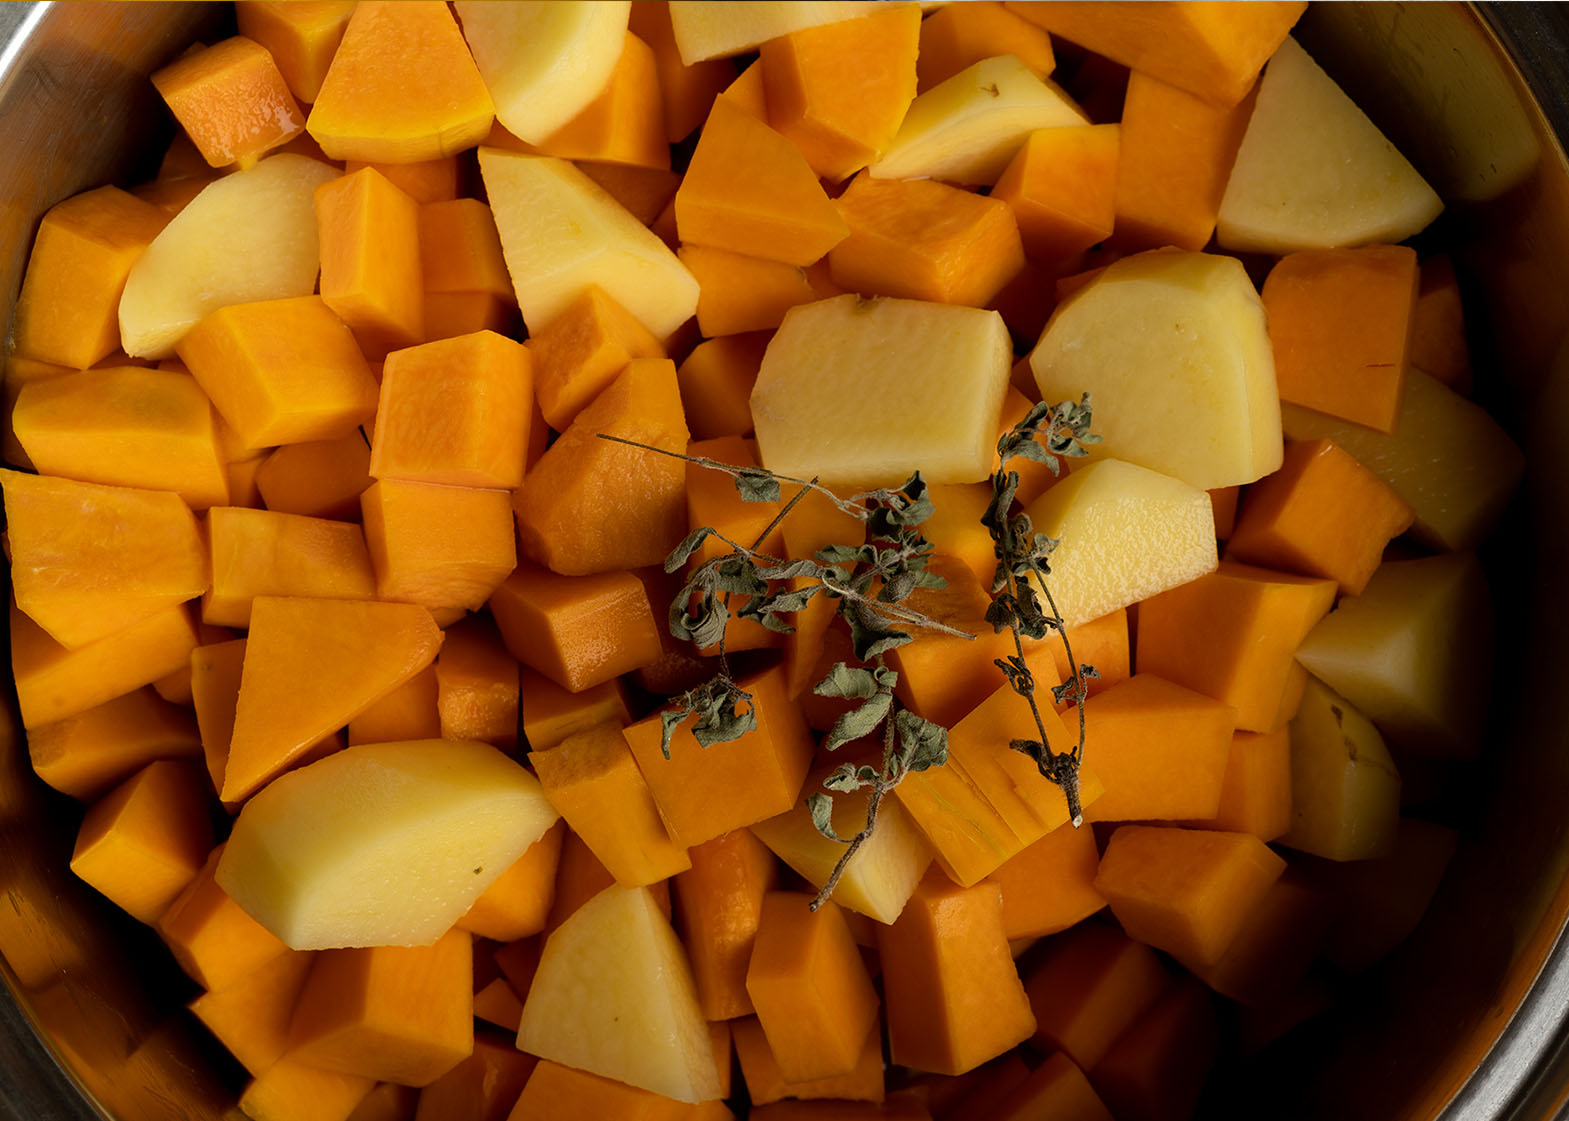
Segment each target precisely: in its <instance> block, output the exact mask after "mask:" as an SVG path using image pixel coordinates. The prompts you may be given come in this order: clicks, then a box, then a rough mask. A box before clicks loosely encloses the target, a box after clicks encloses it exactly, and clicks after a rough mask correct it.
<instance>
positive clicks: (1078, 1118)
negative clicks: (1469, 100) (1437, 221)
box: [0, 0, 1522, 1121]
mask: <svg viewBox="0 0 1569 1121" xmlns="http://www.w3.org/2000/svg"><path fill="white" fill-rule="evenodd" d="M234 8H235V16H236V26H237V30H238V32H239V34H238V35H236V36H233V37H230V38H227V39H224V40H223V41H221V42H216V43H210V44H197V45H195V46H193V47H192V49H191V50H190V51H189V52H187V53H186V54H184V55H182V56H181V57H180V58H179V59H178V60H177V61H174V62H172V63H171V64H170V65H169V66H167V67H166V68H165V69H163V70H160V71H159V72H158V73H156V74H155V75H153V77H152V81H153V84H154V86H155V87H156V89H157V92H158V93H159V94H160V95H161V96H162V98H163V99H164V101H165V103H166V105H167V106H168V109H169V111H170V113H171V115H172V119H173V121H174V122H175V126H176V129H175V138H174V140H173V142H172V143H171V144H170V146H169V148H168V150H167V151H166V153H165V154H164V157H163V161H162V165H161V167H160V169H159V173H158V175H157V177H156V178H154V179H152V180H150V181H147V182H143V183H137V184H129V185H124V186H118V185H117V186H104V187H99V188H97V189H95V190H91V191H88V192H85V193H83V194H81V195H78V196H76V197H74V198H71V199H67V200H64V201H62V202H60V203H59V204H58V205H57V206H55V207H54V208H53V209H52V210H51V211H50V212H49V213H48V214H46V215H45V216H44V218H43V221H42V223H41V225H40V228H39V231H38V235H37V239H36V241H35V243H34V246H33V250H32V254H31V257H30V259H29V263H28V267H27V271H26V274H25V278H24V282H23V285H22V290H21V294H20V297H19V299H18V303H17V307H16V312H15V317H14V324H13V331H12V336H11V339H10V349H9V352H8V353H7V355H6V359H5V377H4V389H5V394H4V405H5V421H6V423H5V427H4V430H3V433H0V435H3V452H4V456H5V459H6V461H7V462H8V464H9V465H10V469H7V470H4V471H0V490H3V494H4V502H5V513H6V525H7V538H8V549H9V556H10V559H11V571H12V582H13V598H12V607H11V646H12V663H13V669H14V672H15V678H16V689H17V696H18V700H19V703H20V711H21V716H22V721H23V724H24V725H25V727H26V730H27V737H28V747H29V752H30V755H31V758H32V761H33V765H34V769H35V771H36V772H37V775H38V777H39V779H40V780H42V781H43V782H45V783H48V784H49V785H51V786H53V787H55V788H56V789H58V790H60V791H63V792H65V793H66V794H69V795H71V796H72V797H74V798H76V799H78V800H79V801H80V802H81V803H82V805H83V814H82V821H81V827H80V832H79V835H78V841H77V844H76V849H75V852H74V854H73V856H72V860H71V867H72V869H73V870H74V871H75V872H76V874H77V875H79V876H80V877H81V878H82V879H84V880H85V881H86V882H87V883H89V884H91V885H92V886H93V887H94V888H96V889H97V890H98V891H100V892H101V893H102V894H103V895H104V896H106V897H107V898H108V899H109V900H110V901H112V902H113V903H114V904H116V905H117V906H119V907H120V908H122V909H124V910H125V911H127V912H128V913H130V914H131V915H133V916H135V917H136V918H137V919H139V920H141V921H143V922H146V923H148V924H151V925H152V926H153V928H154V929H155V930H156V931H157V932H158V934H159V935H160V936H161V938H162V940H163V941H164V942H165V943H166V944H167V946H168V949H169V951H170V952H171V954H172V955H173V957H174V959H175V960H176V961H177V962H178V963H179V965H180V966H181V968H182V969H183V970H184V971H185V972H186V973H187V974H188V975H189V977H190V979H191V988H190V991H189V992H188V993H182V994H181V995H180V999H183V1000H186V1001H188V1003H189V1007H190V1010H191V1012H192V1013H193V1015H194V1017H195V1018H196V1019H197V1020H199V1021H200V1022H201V1024H202V1025H203V1027H202V1028H201V1029H199V1030H205V1031H209V1032H210V1033H211V1034H212V1035H213V1036H215V1037H216V1038H217V1039H218V1040H219V1041H220V1042H221V1043H223V1044H224V1045H225V1046H226V1047H228V1048H229V1049H230V1050H231V1051H232V1052H233V1054H234V1056H235V1058H236V1059H237V1060H238V1062H239V1064H240V1065H241V1066H243V1067H244V1068H245V1071H246V1072H247V1075H246V1080H245V1082H244V1083H243V1084H242V1085H239V1086H237V1087H236V1090H237V1094H238V1104H239V1108H240V1109H241V1110H242V1111H243V1112H244V1113H245V1114H247V1115H248V1116H251V1117H253V1118H257V1119H258V1121H271V1119H287V1121H348V1119H351V1118H353V1119H359V1121H368V1119H370V1118H373V1117H376V1118H381V1117H386V1118H392V1117H398V1118H422V1119H424V1118H443V1119H451V1121H464V1119H468V1118H474V1119H497V1121H500V1119H503V1118H507V1119H511V1121H531V1119H549V1121H565V1119H575V1118H607V1117H640V1118H669V1119H672V1121H674V1119H682V1121H719V1119H723V1118H734V1117H739V1116H744V1115H748V1114H749V1115H750V1116H752V1117H755V1118H758V1119H760V1121H769V1119H773V1121H792V1119H811V1118H818V1119H822V1121H835V1119H843V1118H855V1119H861V1118H867V1119H870V1118H904V1119H910V1121H915V1119H933V1118H935V1119H946V1118H967V1117H986V1118H989V1119H994V1118H1002V1119H1012V1121H1023V1119H1025V1118H1030V1119H1036V1121H1067V1119H1070V1118H1071V1119H1074V1121H1083V1119H1087V1118H1116V1119H1117V1121H1166V1119H1180V1118H1186V1117H1190V1116H1194V1115H1196V1114H1200V1113H1201V1112H1202V1109H1203V1105H1202V1100H1203V1099H1202V1095H1203V1093H1204V1083H1205V1080H1206V1078H1207V1077H1208V1074H1209V1071H1210V1070H1211V1068H1212V1067H1215V1066H1217V1065H1218V1066H1219V1067H1220V1068H1222V1069H1224V1067H1225V1065H1226V1064H1227V1063H1230V1062H1234V1061H1237V1060H1238V1059H1239V1058H1242V1057H1245V1056H1246V1055H1247V1054H1248V1053H1249V1052H1250V1051H1251V1050H1252V1049H1256V1048H1258V1047H1262V1046H1267V1045H1268V1044H1269V1043H1270V1042H1271V1041H1272V1040H1273V1039H1274V1038H1276V1037H1278V1036H1279V1035H1281V1034H1283V1033H1285V1032H1287V1031H1289V1030H1290V1028H1291V1027H1293V1026H1294V1025H1295V1024H1297V1023H1299V1022H1301V1021H1302V1020H1304V1019H1306V1018H1308V1017H1311V1016H1313V1015H1316V1014H1318V1013H1320V1012H1321V1011H1323V1010H1324V1009H1325V1008H1327V1007H1328V1006H1329V1005H1331V1004H1332V1003H1333V1000H1334V996H1335V993H1336V991H1337V989H1339V988H1341V987H1343V986H1354V985H1356V984H1357V983H1358V980H1357V976H1356V975H1357V974H1358V972H1360V971H1361V970H1363V969H1366V968H1367V967H1369V966H1370V965H1372V964H1373V963H1375V962H1376V961H1377V960H1378V959H1379V958H1381V957H1382V956H1383V955H1384V954H1386V953H1388V952H1389V951H1390V950H1391V949H1393V948H1394V947H1395V946H1396V945H1397V944H1398V943H1399V942H1400V941H1401V940H1402V939H1403V938H1404V937H1405V936H1406V935H1407V934H1409V932H1410V930H1411V929H1412V927H1413V926H1414V925H1415V923H1416V922H1417V920H1418V919H1419V917H1420V915H1421V912H1422V910H1423V909H1424V908H1425V906H1426V902H1427V898H1428V897H1429V896H1430V895H1431V893H1432V891H1433V890H1434V889H1435V888H1436V885H1437V883H1438V881H1439V880H1440V879H1441V877H1442V874H1443V869H1444V866H1445V863H1446V862H1447V860H1448V858H1449V855H1450V853H1451V852H1452V851H1453V847H1454V836H1455V832H1454V828H1453V826H1454V825H1455V824H1456V821H1455V818H1454V816H1453V807H1451V806H1449V805H1448V804H1447V803H1446V802H1445V801H1444V800H1443V799H1441V798H1438V799H1435V798H1433V797H1431V796H1429V795H1426V794H1424V792H1423V791H1422V790H1421V789H1413V788H1412V787H1410V786H1409V785H1408V786H1406V787H1404V788H1403V784H1402V779H1401V773H1402V771H1403V770H1406V769H1408V768H1412V767H1414V768H1416V769H1417V770H1418V771H1419V772H1420V773H1421V774H1423V775H1424V776H1426V777H1428V778H1431V777H1432V776H1434V775H1437V776H1439V777H1440V778H1441V777H1442V776H1443V774H1444V768H1446V767H1449V766H1452V765H1453V764H1454V762H1455V761H1458V760H1466V759H1469V758H1473V757H1474V756H1475V754H1476V753H1477V751H1478V750H1479V746H1480V737H1481V730H1482V728H1481V725H1482V719H1481V714H1482V711H1483V709H1482V706H1481V701H1480V699H1479V698H1480V696H1482V695H1483V694H1481V693H1480V692H1479V690H1478V689H1477V682H1476V681H1475V680H1474V668H1475V667H1477V666H1486V665H1487V664H1489V661H1490V659H1489V658H1488V657H1487V656H1486V643H1487V641H1488V633H1487V625H1486V621H1485V620H1486V601H1487V586H1486V581H1485V578H1484V577H1483V575H1482V572H1481V569H1480V567H1479V566H1478V564H1477V562H1476V560H1475V557H1474V555H1473V553H1472V552H1470V550H1474V548H1475V547H1476V545H1477V544H1478V542H1479V541H1480V540H1481V539H1482V538H1483V536H1484V535H1485V533H1486V532H1487V530H1488V528H1489V527H1490V525H1491V524H1492V522H1493V521H1494V520H1495V519H1496V517H1497V516H1498V515H1499V513H1500V511H1501V509H1502V507H1503V505H1504V504H1505V503H1506V502H1507V501H1508V499H1509V496H1510V494H1511V492H1512V490H1513V488H1514V487H1515V485H1516V483H1517V482H1518V479H1519V475H1520V471H1521V466H1522V464H1521V457H1520V454H1519V452H1518V450H1517V449H1516V448H1515V446H1514V445H1513V443H1512V442H1511V441H1510V440H1509V438H1508V436H1507V435H1505V434H1504V433H1503V432H1502V430H1500V429H1499V428H1498V426H1497V425H1496V424H1495V423H1494V422H1493V421H1492V420H1491V419H1490V418H1488V416H1487V415H1486V414H1485V413H1484V412H1482V411H1481V410H1480V409H1479V408H1478V407H1477V406H1475V405H1473V404H1472V403H1471V402H1470V401H1469V400H1467V396H1466V395H1467V393H1468V391H1469V388H1470V369H1469V361H1468V357H1467V355H1466V353H1465V349H1464V339H1465V332H1464V323H1463V321H1462V320H1461V319H1460V314H1461V312H1460V308H1461V301H1460V300H1459V298H1458V288H1457V285H1456V281H1455V276H1454V271H1453V269H1452V267H1451V266H1450V265H1449V263H1448V261H1447V259H1446V258H1444V257H1443V255H1442V253H1441V252H1435V244H1436V243H1435V241H1434V240H1433V238H1432V237H1431V236H1430V235H1429V236H1427V237H1425V238H1424V239H1423V240H1422V241H1421V242H1420V245H1421V253H1420V254H1419V252H1418V250H1417V249H1415V248H1412V247H1411V244H1409V243H1410V242H1411V239H1413V238H1415V237H1417V235H1419V234H1422V233H1423V231H1424V230H1426V229H1427V227H1428V226H1429V223H1431V222H1432V221H1433V219H1434V218H1435V217H1436V215H1437V214H1438V212H1439V210H1440V208H1441V203H1440V202H1439V200H1438V198H1437V196H1436V195H1434V194H1433V192H1432V191H1431V190H1430V189H1429V188H1428V187H1427V185H1426V184H1425V182H1423V180H1422V178H1421V176H1420V174H1419V172H1418V171H1417V170H1416V169H1414V168H1413V167H1412V166H1411V165H1410V164H1409V163H1408V162H1406V161H1405V159H1404V158H1403V157H1402V156H1401V155H1400V154H1399V153H1398V152H1397V151H1396V150H1395V149H1394V148H1393V147H1392V146H1391V145H1390V144H1389V142H1388V141H1387V140H1386V139H1385V138H1384V137H1383V136H1382V134H1381V133H1379V131H1378V129H1377V127H1376V126H1375V125H1374V124H1373V123H1372V122H1371V121H1370V120H1369V119H1368V118H1367V117H1366V116H1365V115H1364V114H1363V113H1362V111H1361V110H1360V109H1358V108H1357V107H1356V106H1355V105H1354V104H1352V103H1351V101H1350V100H1349V99H1348V98H1347V97H1346V96H1345V95H1344V94H1343V93H1342V92H1341V91H1340V89H1339V88H1338V87H1337V86H1336V85H1335V83H1334V81H1333V80H1332V79H1331V78H1330V77H1329V75H1327V74H1326V73H1325V72H1324V71H1323V70H1321V69H1320V68H1319V67H1318V66H1317V65H1316V63H1315V62H1314V61H1313V59H1312V58H1311V57H1310V56H1309V54H1308V53H1307V52H1306V51H1305V50H1304V49H1303V48H1302V47H1301V46H1300V45H1298V44H1297V42H1296V41H1295V40H1294V39H1293V38H1291V37H1290V33H1291V30H1292V27H1293V25H1294V24H1295V22H1296V21H1297V19H1298V18H1299V17H1300V16H1301V14H1302V11H1303V9H1304V5H1303V4H1301V3H1295V2H1280V3H1257V4H1248V5H1200V4H1188V3H1168V4H1154V5H1132V4H1097V3H1077V2H1066V0H1063V2H1054V3H1012V2H1010V3H996V2H989V0H982V2H975V3H964V4H949V5H943V6H936V7H930V8H927V9H924V10H923V8H922V7H920V6H917V5H914V4H904V3H897V2H884V3H875V4H874V3H864V2H851V3H811V4H807V3H765V2H752V3H744V4H741V3H687V2H683V0H670V2H668V3H666V2H664V0H637V2H634V3H630V4H628V3H625V2H619V3H612V2H608V0H605V2H594V3H581V4H572V5H565V4H550V3H524V2H509V3H488V4H479V3H471V4H465V3H460V4H457V5H454V6H453V7H452V8H449V7H448V6H447V5H445V4H441V3H434V2H423V0H418V2H410V3H382V2H374V0H363V2H361V3H359V4H353V3H341V4H340V3H323V4H276V3H263V2H251V0H241V2H240V3H237V4H236V5H235V6H234ZM1233 254H1246V255H1245V256H1235V255H1233ZM1435 293H1436V298H1435ZM1376 883H1387V884H1391V885H1393V884H1399V885H1403V886H1402V888H1401V890H1400V891H1393V890H1391V891H1379V890H1370V889H1369V885H1370V884H1376ZM1222 1039H1225V1040H1227V1042H1226V1043H1225V1044H1222V1043H1221V1040H1222Z"/></svg>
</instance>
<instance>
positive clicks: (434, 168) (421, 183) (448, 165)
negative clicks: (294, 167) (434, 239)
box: [343, 156, 484, 264]
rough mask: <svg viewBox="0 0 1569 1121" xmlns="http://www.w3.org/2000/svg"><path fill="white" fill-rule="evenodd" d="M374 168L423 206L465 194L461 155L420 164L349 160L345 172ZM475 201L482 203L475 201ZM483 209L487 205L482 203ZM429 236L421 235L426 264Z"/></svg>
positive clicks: (421, 246) (422, 251) (346, 162)
mask: <svg viewBox="0 0 1569 1121" xmlns="http://www.w3.org/2000/svg"><path fill="white" fill-rule="evenodd" d="M367 167H372V168H375V169H376V173H377V174H378V175H381V176H382V177H383V178H384V179H386V180H387V182H389V183H391V184H392V185H393V186H394V187H396V188H397V189H398V190H400V191H402V192H403V193H404V194H406V195H408V196H409V198H411V199H413V200H414V201H415V202H417V203H419V204H420V207H421V208H422V209H423V208H424V206H425V205H426V204H427V203H433V202H447V201H451V200H454V199H456V198H457V197H458V195H459V194H460V193H461V191H462V177H463V167H462V165H460V164H459V163H458V157H457V156H438V157H437V158H436V159H433V160H420V161H419V162H418V163H370V162H369V161H367V160H345V161H344V162H343V173H344V174H345V175H353V174H354V173H355V172H356V171H359V170H361V169H363V168H367ZM470 201H471V202H478V200H477V199H471V200H470ZM480 205H481V206H483V205H484V204H483V203H480ZM424 250H425V237H424V232H423V230H422V231H421V234H420V255H421V263H422V264H423V258H424Z"/></svg>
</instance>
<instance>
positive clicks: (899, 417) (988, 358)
mask: <svg viewBox="0 0 1569 1121" xmlns="http://www.w3.org/2000/svg"><path fill="white" fill-rule="evenodd" d="M1012 357H1013V350H1012V344H1011V343H1010V342H1009V339H1008V329H1007V327H1006V326H1004V325H1003V321H1002V316H1001V315H999V314H998V313H997V312H995V311H983V310H981V309H979V308H968V307H954V306H952V305H949V304H935V303H927V302H926V301H924V300H899V299H893V298H890V297H880V298H877V299H872V300H863V299H862V298H861V297H859V296H856V295H853V294H850V295H844V296H834V297H833V298H831V299H827V300H819V301H817V302H815V303H810V304H802V305H800V306H799V307H794V308H791V309H790V311H789V312H787V313H786V315H785V318H784V322H783V323H782V324H781V325H780V327H779V330H778V331H777V332H776V333H775V334H774V337H773V339H772V340H770V342H769V344H768V350H767V351H766V352H765V353H764V355H763V364H762V368H761V369H760V370H759V372H758V375H757V384H756V385H755V386H754V387H753V390H752V420H753V423H754V425H755V427H756V432H757V443H758V448H759V450H760V451H761V452H762V459H763V466H765V467H767V468H768V469H769V470H770V471H774V472H777V473H779V474H784V475H792V476H795V477H797V478H806V479H809V478H811V477H812V476H814V475H815V476H818V477H819V478H820V479H821V481H822V482H823V483H826V484H830V485H846V486H852V487H857V486H896V485H898V484H899V483H902V482H904V481H905V479H907V478H909V476H910V474H911V472H913V471H915V470H917V469H918V470H920V472H921V474H922V476H923V477H924V478H925V480H926V481H927V482H928V483H973V482H979V481H980V480H982V479H985V478H988V477H990V475H991V457H992V453H993V449H994V447H995V444H996V440H997V421H998V415H999V414H1000V413H1001V411H1002V399H1003V394H1004V393H1005V392H1006V390H1007V388H1008V371H1009V366H1010V363H1011V361H1012Z"/></svg>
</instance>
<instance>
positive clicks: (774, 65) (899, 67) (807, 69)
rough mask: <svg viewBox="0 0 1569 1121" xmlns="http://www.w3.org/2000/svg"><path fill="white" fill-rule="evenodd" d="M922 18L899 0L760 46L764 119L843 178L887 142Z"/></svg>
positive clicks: (908, 82) (815, 163)
mask: <svg viewBox="0 0 1569 1121" xmlns="http://www.w3.org/2000/svg"><path fill="white" fill-rule="evenodd" d="M920 29H921V17H920V13H919V11H918V10H917V9H914V8H911V7H910V6H908V5H898V6H893V7H889V8H886V9H882V10H877V9H874V10H872V12H871V13H870V14H868V15H863V16H861V17H859V18H858V19H849V20H840V21H838V22H835V23H830V24H823V25H821V26H818V27H810V28H802V29H801V30H799V31H792V32H790V33H788V34H786V35H781V36H779V37H777V38H774V39H770V40H769V41H768V42H766V43H764V44H762V48H761V51H760V52H759V58H760V61H761V64H762V67H763V86H764V91H765V96H766V98H767V102H768V123H769V124H770V125H771V126H772V127H774V128H776V129H778V130H779V131H780V132H782V133H783V134H784V135H785V136H787V137H789V138H790V139H791V140H793V141H794V142H795V145H796V147H798V148H800V149H801V153H802V154H803V155H804V156H805V157H806V162H807V163H808V164H810V165H811V167H812V170H813V171H815V172H817V174H818V175H820V176H822V177H823V178H824V179H829V180H834V181H837V180H841V179H844V178H846V177H848V176H850V175H852V174H854V173H855V172H857V171H859V170H860V169H861V168H863V167H865V166H866V165H867V164H868V163H871V162H872V161H873V160H875V159H876V158H877V157H878V156H880V155H882V153H883V151H884V150H885V149H886V148H887V147H888V145H889V144H890V143H892V141H893V138H894V136H895V135H896V134H897V133H898V131H899V124H900V122H901V121H903V120H904V114H905V110H907V109H908V108H909V106H910V102H911V101H912V100H913V99H914V97H915V67H916V48H917V47H918V45H919V42H920V37H921V35H920Z"/></svg>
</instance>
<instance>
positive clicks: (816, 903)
mask: <svg viewBox="0 0 1569 1121" xmlns="http://www.w3.org/2000/svg"><path fill="white" fill-rule="evenodd" d="M877 661H878V663H879V665H880V664H881V662H882V658H880V657H879V658H878V659H877ZM878 692H890V693H891V692H892V690H890V689H888V688H886V687H882V688H879V690H878ZM893 734H894V719H893V711H892V709H890V710H889V713H888V716H887V717H886V718H885V719H884V721H883V765H882V769H881V770H880V771H879V772H878V775H877V780H876V781H875V782H873V783H872V793H871V795H870V796H869V797H868V798H867V801H866V824H865V825H863V826H861V831H860V832H859V833H857V834H856V835H855V836H853V837H851V838H850V842H849V844H848V845H846V846H845V850H844V852H842V853H840V854H839V859H838V860H836V861H835V862H834V868H833V871H832V872H830V873H828V879H827V880H825V881H823V886H822V888H821V889H820V890H819V891H818V893H817V895H816V896H814V897H813V899H812V902H811V903H810V904H808V909H809V910H812V911H816V910H817V909H818V908H819V907H821V906H822V905H823V904H824V903H825V902H827V900H828V897H829V896H830V895H832V894H833V893H834V888H836V887H838V886H839V878H840V877H841V876H843V875H844V870H845V869H846V868H847V867H848V866H849V864H850V859H851V858H852V857H853V856H855V854H856V853H857V852H858V851H860V848H861V846H862V845H863V844H865V843H866V842H867V841H869V840H870V839H871V836H872V830H873V829H874V828H876V826H877V811H878V808H879V807H880V806H881V805H882V801H883V795H884V794H886V793H888V791H889V790H891V789H892V788H893V785H894V784H893V783H892V782H890V781H889V771H890V770H891V769H892V767H893Z"/></svg>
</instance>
